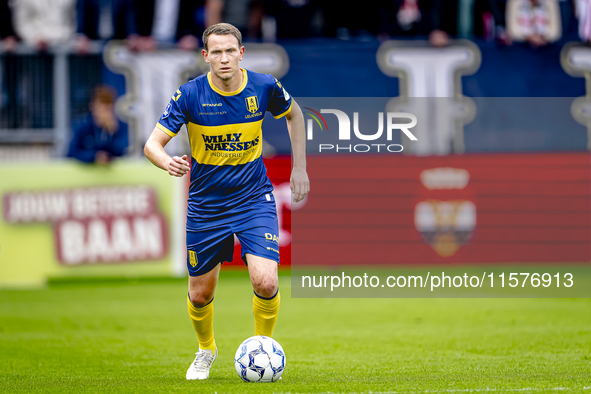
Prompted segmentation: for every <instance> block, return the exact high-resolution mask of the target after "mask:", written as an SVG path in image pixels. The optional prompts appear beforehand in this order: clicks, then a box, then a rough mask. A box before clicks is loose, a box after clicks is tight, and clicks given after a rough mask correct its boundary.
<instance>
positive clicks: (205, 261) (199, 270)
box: [187, 228, 234, 380]
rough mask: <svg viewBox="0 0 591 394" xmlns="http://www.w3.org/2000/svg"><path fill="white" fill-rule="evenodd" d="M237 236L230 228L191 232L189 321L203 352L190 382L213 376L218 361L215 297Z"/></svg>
mask: <svg viewBox="0 0 591 394" xmlns="http://www.w3.org/2000/svg"><path fill="white" fill-rule="evenodd" d="M233 248H234V237H233V235H232V233H231V230H230V229H229V228H213V229H208V230H206V231H198V232H190V231H187V249H188V250H187V268H188V270H189V294H188V297H187V306H188V310H189V318H190V320H191V324H192V325H193V329H194V330H195V333H196V334H197V339H198V341H199V351H198V352H197V353H196V354H195V360H194V361H193V363H192V364H191V366H190V367H189V369H188V370H187V379H188V380H202V379H207V378H208V377H209V370H210V368H211V366H212V364H213V362H214V361H215V359H216V358H217V353H218V352H217V347H216V343H215V337H214V334H213V298H214V295H215V289H216V286H217V282H218V278H219V272H220V266H221V263H222V262H224V261H229V260H231V258H232V252H233Z"/></svg>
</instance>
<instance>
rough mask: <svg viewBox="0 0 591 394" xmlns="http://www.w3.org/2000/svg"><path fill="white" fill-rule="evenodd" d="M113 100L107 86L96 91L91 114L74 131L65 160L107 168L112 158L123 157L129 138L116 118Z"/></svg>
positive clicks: (91, 102)
mask: <svg viewBox="0 0 591 394" xmlns="http://www.w3.org/2000/svg"><path fill="white" fill-rule="evenodd" d="M115 97H116V94H115V90H114V89H113V88H111V87H110V86H105V85H102V86H98V87H97V88H95V90H94V92H93V95H92V99H91V101H90V113H89V114H88V115H87V116H86V117H85V118H84V119H83V120H82V121H80V123H79V124H78V125H77V126H75V127H74V130H73V135H72V140H71V141H70V148H69V150H68V157H71V158H74V159H77V160H80V161H82V162H84V163H96V164H109V163H110V162H111V160H112V159H113V158H114V157H119V156H123V155H124V154H125V150H126V149H127V147H128V145H129V138H128V134H127V131H126V129H125V128H124V127H123V126H122V124H121V122H120V121H119V120H118V119H117V118H116V117H115V113H114V103H115Z"/></svg>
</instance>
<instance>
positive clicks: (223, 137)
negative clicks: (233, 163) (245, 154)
mask: <svg viewBox="0 0 591 394" xmlns="http://www.w3.org/2000/svg"><path fill="white" fill-rule="evenodd" d="M201 136H202V137H203V142H205V151H212V150H213V151H216V150H217V151H226V152H235V151H246V150H249V149H251V148H253V147H255V146H257V145H258V144H259V142H260V138H259V137H256V138H255V139H254V140H251V141H242V140H241V138H242V133H233V134H220V135H204V134H202V135H201Z"/></svg>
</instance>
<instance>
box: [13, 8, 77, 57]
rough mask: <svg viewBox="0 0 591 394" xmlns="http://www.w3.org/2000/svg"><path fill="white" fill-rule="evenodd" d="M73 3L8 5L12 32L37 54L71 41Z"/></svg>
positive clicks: (73, 16) (73, 26)
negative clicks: (12, 24)
mask: <svg viewBox="0 0 591 394" xmlns="http://www.w3.org/2000/svg"><path fill="white" fill-rule="evenodd" d="M75 2H76V0H16V1H12V2H11V4H10V5H11V7H12V14H13V23H14V30H15V31H16V33H17V34H18V36H19V37H20V38H21V39H22V40H23V41H24V42H25V43H27V44H29V45H32V46H34V47H36V48H37V49H38V50H40V51H44V50H47V48H48V47H49V46H51V45H56V44H61V43H64V42H66V41H69V40H71V39H72V38H74V33H75V31H76V27H75V23H76V16H75Z"/></svg>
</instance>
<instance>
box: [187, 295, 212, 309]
mask: <svg viewBox="0 0 591 394" xmlns="http://www.w3.org/2000/svg"><path fill="white" fill-rule="evenodd" d="M189 298H190V299H191V304H193V306H194V307H195V308H203V307H204V306H205V305H207V304H209V303H210V302H211V300H212V299H213V294H205V293H203V292H189Z"/></svg>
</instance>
